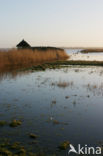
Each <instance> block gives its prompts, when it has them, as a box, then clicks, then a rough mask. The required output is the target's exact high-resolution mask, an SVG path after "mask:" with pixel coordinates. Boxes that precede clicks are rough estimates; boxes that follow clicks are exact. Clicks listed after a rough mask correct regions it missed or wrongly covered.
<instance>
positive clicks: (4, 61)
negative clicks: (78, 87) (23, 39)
mask: <svg viewBox="0 0 103 156" xmlns="http://www.w3.org/2000/svg"><path fill="white" fill-rule="evenodd" d="M67 58H68V55H67V54H66V52H65V51H64V50H63V49H49V50H48V49H47V50H45V51H43V50H42V49H41V50H40V49H35V50H31V49H25V50H22V49H21V50H16V49H12V50H9V51H8V52H3V51H0V71H1V70H2V71H3V70H5V69H6V70H7V69H10V68H11V69H12V68H13V69H19V68H20V69H21V68H24V67H31V66H34V65H38V64H42V63H46V62H50V61H55V60H65V59H67Z"/></svg>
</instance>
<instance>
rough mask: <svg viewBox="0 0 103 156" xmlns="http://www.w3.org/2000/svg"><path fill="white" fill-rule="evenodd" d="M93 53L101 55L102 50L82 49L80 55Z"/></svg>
mask: <svg viewBox="0 0 103 156" xmlns="http://www.w3.org/2000/svg"><path fill="white" fill-rule="evenodd" d="M94 52H97V53H98V52H102V53H103V48H98V49H97V48H91V49H84V50H82V51H81V53H94Z"/></svg>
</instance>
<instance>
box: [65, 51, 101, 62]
mask: <svg viewBox="0 0 103 156" xmlns="http://www.w3.org/2000/svg"><path fill="white" fill-rule="evenodd" d="M81 50H82V49H65V51H66V53H67V54H68V55H69V56H70V58H69V60H83V61H84V60H85V61H103V52H95V51H94V52H92V53H81Z"/></svg>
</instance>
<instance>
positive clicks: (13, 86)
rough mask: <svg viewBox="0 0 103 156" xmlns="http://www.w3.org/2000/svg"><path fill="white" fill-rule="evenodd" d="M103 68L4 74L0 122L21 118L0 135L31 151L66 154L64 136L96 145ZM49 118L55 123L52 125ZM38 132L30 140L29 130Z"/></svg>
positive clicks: (102, 131)
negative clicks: (59, 148)
mask: <svg viewBox="0 0 103 156" xmlns="http://www.w3.org/2000/svg"><path fill="white" fill-rule="evenodd" d="M102 76H103V68H102V67H80V66H75V67H72V66H70V67H68V68H64V69H57V70H46V71H44V72H32V73H25V74H18V75H16V76H15V77H11V76H10V75H9V76H6V77H2V79H1V81H0V120H6V121H7V122H10V121H11V120H12V119H20V120H22V125H21V126H19V127H17V128H11V127H9V126H4V127H0V138H4V137H6V138H10V139H11V141H20V142H21V143H23V144H24V145H25V146H26V147H27V148H28V147H31V148H32V151H38V150H41V149H42V150H44V151H47V153H53V152H56V153H58V155H60V154H61V153H62V155H66V152H67V151H62V152H61V151H59V150H58V148H57V147H58V146H59V145H60V143H61V142H63V141H64V140H68V141H70V143H71V144H73V145H74V146H75V147H77V145H78V144H82V145H84V144H88V145H91V146H96V145H98V144H99V143H102V141H103V125H102V120H103V78H102ZM53 121H58V123H55V122H53ZM30 133H34V134H37V135H38V136H39V138H38V139H37V141H38V142H37V144H36V145H35V144H32V140H31V139H30V138H29V134H30Z"/></svg>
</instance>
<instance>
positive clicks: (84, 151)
mask: <svg viewBox="0 0 103 156" xmlns="http://www.w3.org/2000/svg"><path fill="white" fill-rule="evenodd" d="M70 153H75V154H85V155H89V154H93V155H99V154H102V150H101V147H96V148H94V147H88V146H87V145H85V146H84V147H82V146H81V145H80V144H78V149H77V150H76V149H75V147H74V146H73V145H72V144H70V150H69V151H68V155H70Z"/></svg>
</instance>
